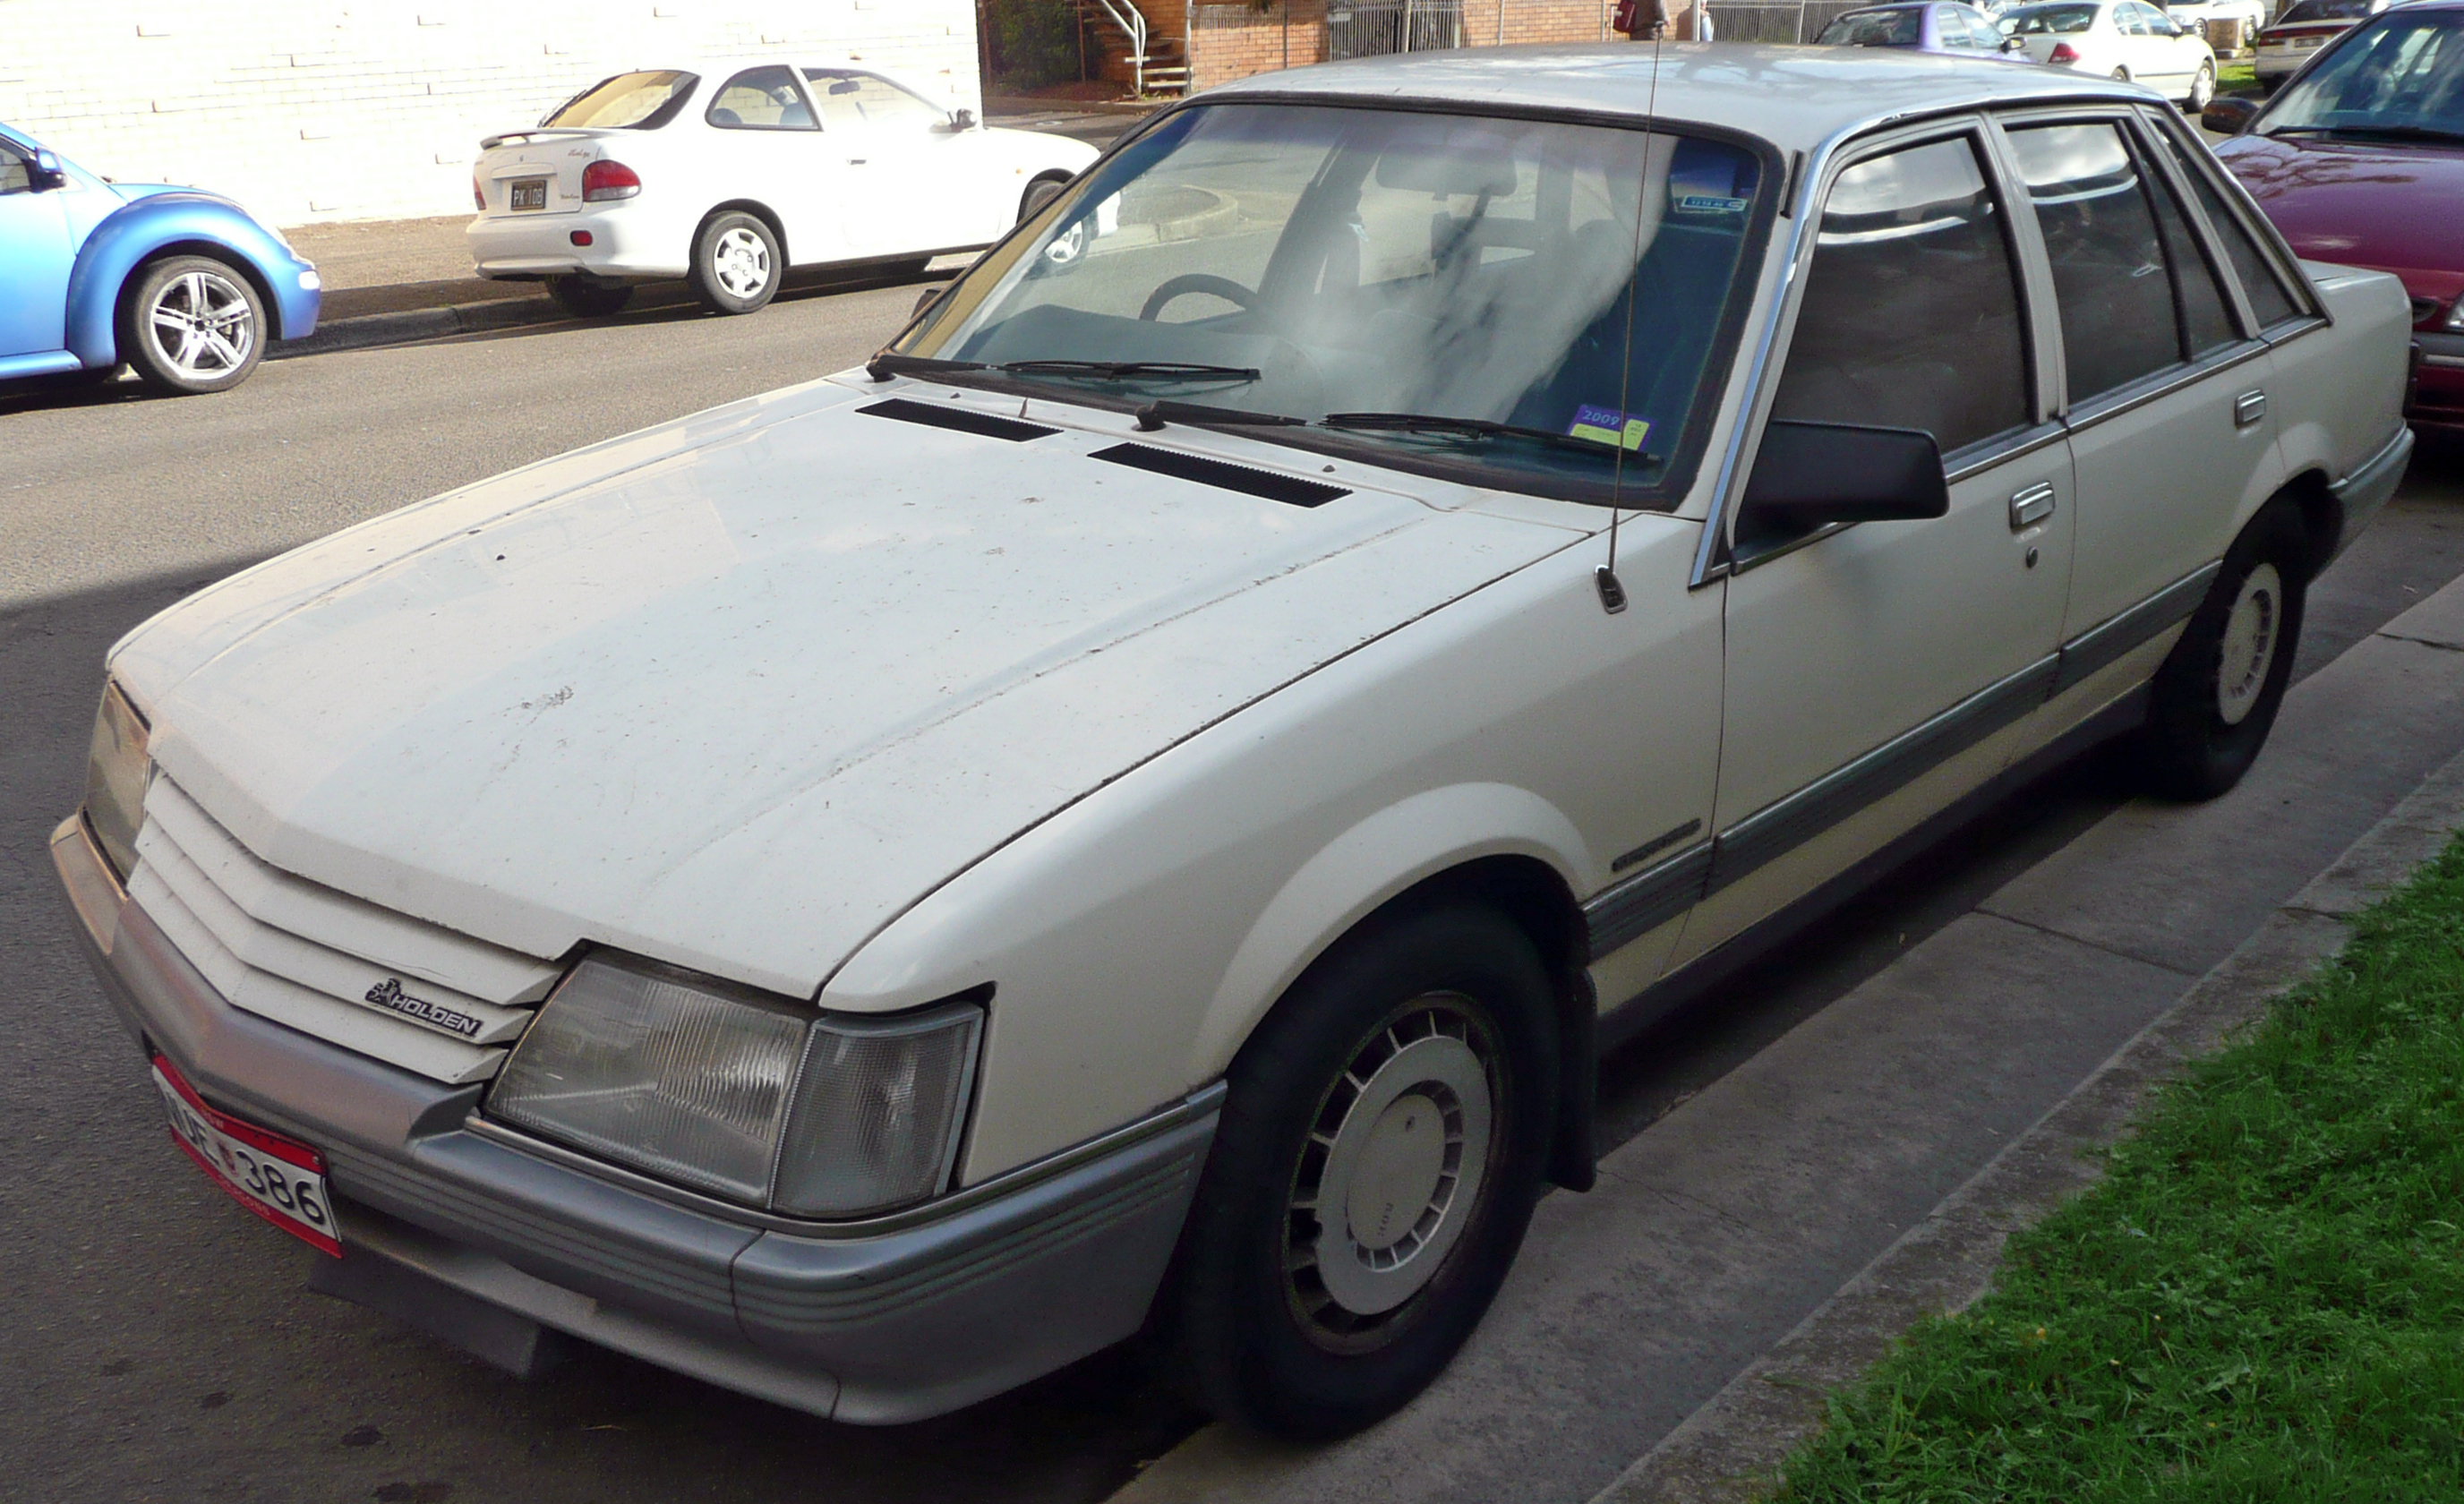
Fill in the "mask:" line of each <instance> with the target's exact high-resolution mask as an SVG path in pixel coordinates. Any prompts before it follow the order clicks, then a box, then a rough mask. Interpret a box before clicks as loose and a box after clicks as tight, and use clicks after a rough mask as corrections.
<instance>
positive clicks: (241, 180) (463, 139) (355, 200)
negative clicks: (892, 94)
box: [0, 0, 982, 225]
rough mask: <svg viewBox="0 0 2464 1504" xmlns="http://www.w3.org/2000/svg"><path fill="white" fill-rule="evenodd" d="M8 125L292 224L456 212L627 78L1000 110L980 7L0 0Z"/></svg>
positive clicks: (848, 1) (788, 2) (1, 83)
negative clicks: (775, 75)
mask: <svg viewBox="0 0 2464 1504" xmlns="http://www.w3.org/2000/svg"><path fill="white" fill-rule="evenodd" d="M0 37H6V38H8V41H7V44H6V46H5V47H0V120H6V121H8V122H9V123H10V124H11V125H14V126H17V127H19V128H20V129H23V130H25V131H27V132H29V133H31V134H33V135H34V136H36V137H39V138H41V139H42V141H43V142H45V143H46V144H48V145H51V146H53V147H55V148H56V149H57V150H59V151H61V152H63V153H65V154H66V155H68V156H70V157H72V158H74V159H76V160H77V162H78V163H81V164H82V165H84V166H85V167H87V168H89V169H90V170H92V171H95V172H99V173H101V174H103V175H104V176H106V177H111V178H116V179H118V180H120V181H121V182H123V183H183V184H194V185H198V186H201V187H209V188H212V189H214V190H215V191H217V192H221V193H228V194H230V195H231V196H232V197H234V198H236V199H238V200H239V201H240V202H241V203H243V204H245V205H247V206H248V207H250V208H251V209H253V211H255V212H256V213H257V214H258V215H259V216H260V217H262V218H264V219H266V220H268V221H270V222H272V223H274V224H276V225H299V224H307V223H311V222H315V221H322V220H346V219H392V218H408V217H415V216H424V215H433V214H453V213H459V212H464V211H467V210H468V209H469V208H470V207H471V160H472V159H473V157H475V156H477V155H478V143H479V138H480V137H481V136H484V135H487V134H489V133H490V132H492V131H502V130H510V129H515V128H517V127H519V126H523V125H528V124H531V123H532V122H534V121H536V120H538V119H539V116H540V115H541V114H542V113H544V112H545V111H547V110H549V109H552V108H554V107H555V106H556V105H557V104H558V103H559V102H561V100H563V99H564V98H566V97H567V96H569V95H571V94H573V93H575V92H576V91H578V90H580V89H582V88H583V87H584V86H585V85H587V84H590V83H592V82H594V81H596V80H598V79H600V78H603V77H605V76H607V75H609V74H612V73H620V72H622V71H624V70H626V69H627V68H665V67H688V68H689V67H693V66H695V65H696V64H697V63H701V62H707V61H715V60H719V59H726V58H736V57H753V56H761V55H772V54H775V55H781V56H792V57H798V58H804V57H810V58H815V59H827V58H831V57H845V56H848V55H853V56H855V57H857V58H859V59H861V60H863V61H866V62H870V63H873V64H875V65H877V66H879V67H882V68H884V69H888V70H891V71H892V72H895V73H897V74H899V75H900V76H903V77H906V78H909V79H911V80H913V82H915V83H916V84H918V85H920V86H922V87H923V88H924V89H925V90H926V92H927V93H928V94H929V95H930V96H931V97H933V98H935V100H936V101H945V102H946V103H947V104H948V106H949V107H950V108H952V109H957V108H961V107H964V108H967V109H976V110H980V109H981V108H982V87H981V82H980V80H979V77H978V74H977V53H976V12H975V5H974V0H767V3H764V0H0Z"/></svg>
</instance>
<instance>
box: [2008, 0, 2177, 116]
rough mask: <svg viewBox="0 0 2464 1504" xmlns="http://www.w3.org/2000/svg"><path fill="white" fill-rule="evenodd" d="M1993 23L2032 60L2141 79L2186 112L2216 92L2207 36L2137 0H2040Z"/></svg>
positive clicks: (2109, 76) (2096, 72)
mask: <svg viewBox="0 0 2464 1504" xmlns="http://www.w3.org/2000/svg"><path fill="white" fill-rule="evenodd" d="M1995 24H1996V25H1997V26H1999V27H2000V28H2001V31H2002V33H2003V34H2004V35H2006V36H2016V37H2018V38H2019V39H2020V40H2021V41H2022V42H2024V43H2026V44H2027V49H2028V57H2029V59H2030V60H2031V61H2034V62H2040V63H2047V64H2050V65H2052V66H2054V67H2057V68H2075V69H2077V70H2079V72H2080V73H2088V74H2101V75H2102V76H2105V77H2108V78H2123V79H2127V80H2129V81H2130V82H2133V83H2143V84H2145V85H2146V86H2147V87H2149V88H2151V89H2153V90H2155V91H2156V92H2157V93H2159V94H2162V95H2166V96H2167V97H2168V98H2174V99H2178V100H2180V101H2181V102H2182V103H2183V104H2185V105H2187V106H2188V107H2189V108H2190V109H2192V110H2204V109H2206V108H2207V107H2208V101H2209V100H2210V99H2212V98H2215V97H2216V54H2215V53H2214V52H2213V51H2212V50H2211V49H2210V48H2209V46H2208V44H2207V40H2206V39H2205V38H2204V37H2202V36H2200V35H2199V33H2197V32H2196V31H2194V30H2192V29H2191V28H2189V27H2187V26H2178V25H2176V24H2174V23H2173V22H2172V21H2171V20H2169V19H2167V17H2166V14H2165V12H2164V11H2159V10H2157V9H2156V8H2155V7H2154V6H2152V5H2145V4H2143V3H2142V0H2040V3H2039V4H2036V5H2025V6H2021V7H2019V8H2018V9H2017V10H2014V11H2005V12H2004V13H2003V15H2002V17H2001V19H2000V20H1999V21H1998V22H1996V23H1995Z"/></svg>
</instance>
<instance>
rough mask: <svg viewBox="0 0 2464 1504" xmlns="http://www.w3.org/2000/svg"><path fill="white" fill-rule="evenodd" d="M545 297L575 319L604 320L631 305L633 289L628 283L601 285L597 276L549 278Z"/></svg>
mask: <svg viewBox="0 0 2464 1504" xmlns="http://www.w3.org/2000/svg"><path fill="white" fill-rule="evenodd" d="M547 295H548V296H550V297H552V298H555V299H556V306H557V307H559V308H561V309H563V310H564V311H565V312H566V313H568V314H571V315H573V316H575V317H576V318H604V317H605V316H607V315H609V314H612V313H615V312H616V311H617V310H618V309H621V308H623V307H624V306H625V305H626V304H627V303H629V302H631V301H632V300H633V289H632V287H631V286H630V285H629V284H627V283H624V282H602V281H600V280H599V279H598V278H597V277H587V276H552V277H550V278H548V279H547Z"/></svg>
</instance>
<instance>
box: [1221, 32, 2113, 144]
mask: <svg viewBox="0 0 2464 1504" xmlns="http://www.w3.org/2000/svg"><path fill="white" fill-rule="evenodd" d="M1253 96H1280V97H1284V98H1293V97H1300V98H1308V97H1311V96H1327V97H1337V96H1343V97H1350V98H1354V99H1358V98H1377V99H1379V100H1381V101H1383V100H1391V101H1393V102H1394V103H1396V104H1397V105H1407V104H1411V103H1419V102H1425V103H1431V104H1438V105H1451V106H1454V107H1457V108H1461V107H1463V106H1466V105H1470V106H1482V105H1485V106H1490V107H1494V108H1504V109H1509V110H1525V109H1529V110H1550V109H1556V110H1568V109H1572V110H1582V111H1588V112H1596V113H1600V114H1609V115H1622V116H1630V117H1632V118H1634V119H1635V120H1642V119H1645V118H1647V117H1648V116H1650V115H1652V114H1654V113H1656V114H1657V115H1658V117H1659V118H1660V119H1661V120H1670V121H1678V120H1683V121H1690V122H1694V123H1699V124H1705V125H1714V126H1723V127H1726V128H1727V129H1730V130H1735V131H1740V132H1743V133H1745V134H1748V135H1751V136H1759V137H1761V138H1763V139H1764V140H1766V141H1769V142H1771V143H1772V144H1773V145H1775V146H1777V147H1779V148H1780V149H1781V150H1783V151H1794V150H1806V149H1810V148H1812V147H1814V146H1815V145H1817V144H1819V143H1820V142H1823V141H1825V140H1827V139H1829V138H1831V137H1832V136H1835V135H1837V134H1838V133H1840V132H1842V131H1845V130H1850V129H1854V128H1856V127H1858V126H1862V125H1869V124H1879V123H1881V122H1883V121H1886V120H1902V119H1906V118H1909V117H1913V116H1920V115H1934V114H1943V113H1947V112H1950V111H1955V110H1963V109H1975V108H1980V107H1984V106H1990V105H1998V104H2026V103H2033V102H2038V101H2051V100H2057V99H2080V98H2088V99H2112V100H2115V101H2126V102H2130V103H2145V102H2146V98H2147V95H2146V91H2145V90H2144V89H2141V88H2139V87H2138V86H2136V85H2133V84H2126V83H2118V82H2113V81H2110V80H2106V79H2101V78H2089V77H2082V76H2079V75H2078V74H2075V73H2073V72H2071V71H2070V70H2068V69H2063V68H2016V67H2013V66H2012V65H2011V64H2009V63H2006V62H2002V61H2000V60H1998V59H1994V58H1984V57H1952V56H1943V55H1938V54H1930V53H1917V52H1905V51H1899V50H1892V49H1883V48H1867V47H1856V48H1839V47H1781V46H1770V45H1764V44H1759V43H1749V42H1663V43H1661V44H1660V45H1659V46H1657V47H1654V46H1649V45H1645V44H1641V43H1633V42H1623V43H1610V44H1607V45H1597V44H1587V45H1582V46H1573V47H1568V46H1545V45H1544V46H1527V47H1481V48H1463V49H1460V50H1455V51H1447V52H1429V53H1409V54H1400V55H1395V56H1386V57H1377V58H1366V59H1362V60H1359V61H1354V62H1340V63H1321V64H1318V65H1317V66H1315V67H1310V68H1295V69H1291V70H1289V71H1287V72H1284V73H1273V74H1261V75H1259V76H1256V77H1254V78H1246V79H1243V80H1241V81H1239V82H1236V83H1228V84H1222V85H1220V86H1218V87H1216V88H1213V89H1209V90H1207V91H1206V92H1205V93H1204V94H1202V95H1199V96H1198V97H1197V98H1195V99H1194V100H1193V101H1192V102H1193V103H1198V104H1204V103H1208V102H1212V101H1217V100H1226V101H1228V100H1232V99H1237V98H1244V97H1253Z"/></svg>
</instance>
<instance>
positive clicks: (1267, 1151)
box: [1159, 904, 1557, 1438]
mask: <svg viewBox="0 0 2464 1504" xmlns="http://www.w3.org/2000/svg"><path fill="white" fill-rule="evenodd" d="M1554 1018H1555V1011H1554V1006H1553V994H1552V990H1551V983H1550V979H1549V975H1548V972H1547V970H1546V969H1545V968H1544V967H1543V966H1542V965H1541V963H1540V959H1539V956H1538V954H1537V953H1536V952H1535V951H1534V950H1533V948H1532V946H1531V943H1530V941H1529V939H1528V938H1526V936H1525V935H1524V934H1523V932H1522V931H1521V930H1520V929H1518V928H1516V927H1515V926H1514V925H1512V924H1511V923H1510V922H1508V921H1507V919H1506V918H1504V917H1503V916H1502V915H1500V914H1498V913H1496V912H1495V911H1494V910H1491V909H1488V908H1485V907H1481V906H1476V905H1463V904H1453V905H1441V906H1432V907H1429V908H1425V909H1420V910H1418V911H1404V912H1400V913H1397V914H1393V915H1387V916H1379V917H1378V918H1375V919H1373V920H1371V921H1370V922H1369V924H1368V925H1366V926H1363V927H1362V928H1361V929H1359V930H1356V931H1354V932H1353V934H1352V935H1351V936H1348V937H1347V938H1346V939H1345V940H1343V941H1342V942H1340V943H1339V944H1338V945H1337V946H1336V947H1335V948H1333V949H1332V950H1330V951H1329V952H1328V953H1327V955H1326V956H1324V957H1323V958H1321V959H1320V960H1319V961H1318V962H1317V963H1316V964H1315V965H1313V966H1312V967H1311V968H1310V969H1309V971H1308V972H1307V973H1306V974H1305V975H1304V976H1303V977H1302V979H1301V980H1300V981H1299V982H1297V983H1295V984H1294V985H1293V987H1292V990H1291V991H1290V992H1288V993H1287V994H1286V996H1285V998H1284V1000H1283V1001H1282V1002H1281V1003H1279V1004H1278V1005H1277V1006H1276V1008H1275V1011H1274V1012H1273V1013H1272V1014H1269V1015H1268V1016H1267V1019H1266V1021H1265V1023H1264V1024H1262V1025H1260V1026H1259V1029H1258V1032H1257V1034H1256V1035H1253V1036H1252V1037H1251V1039H1250V1041H1249V1043H1248V1044H1247V1045H1246V1046H1244V1047H1243V1050H1242V1052H1241V1055H1240V1057H1239V1058H1237V1059H1236V1060H1235V1061H1234V1062H1233V1066H1232V1069H1231V1071H1230V1072H1229V1073H1228V1076H1227V1079H1228V1083H1229V1085H1230V1088H1231V1090H1230V1094H1229V1096H1228V1097H1227V1098H1226V1100H1225V1102H1224V1109H1223V1117H1222V1121H1221V1126H1220V1127H1219V1128H1218V1130H1217V1133H1216V1140H1215V1146H1214V1149H1213V1151H1212V1152H1211V1155H1210V1157H1209V1159H1208V1161H1207V1167H1206V1174H1205V1178H1204V1179H1203V1181H1202V1182H1201V1183H1200V1185H1199V1192H1198V1197H1197V1201H1196V1203H1195V1204H1194V1206H1193V1207H1192V1209H1191V1211H1190V1216H1189V1221H1188V1223H1187V1225H1186V1226H1185V1227H1184V1229H1183V1231H1182V1233H1181V1245H1180V1253H1179V1255H1178V1258H1177V1261H1176V1264H1175V1275H1174V1279H1173V1282H1172V1285H1171V1286H1170V1288H1169V1289H1168V1290H1167V1292H1166V1294H1165V1297H1164V1303H1163V1307H1162V1311H1161V1316H1162V1320H1161V1321H1160V1323H1159V1325H1160V1327H1161V1328H1162V1331H1163V1334H1164V1336H1165V1338H1166V1340H1167V1341H1168V1343H1169V1350H1170V1352H1171V1354H1172V1358H1173V1362H1174V1363H1175V1365H1176V1366H1177V1368H1178V1370H1179V1375H1180V1377H1181V1379H1182V1380H1183V1382H1184V1383H1185V1384H1187V1386H1188V1387H1189V1388H1190V1389H1191V1391H1192V1392H1193V1394H1194V1395H1195V1397H1196V1398H1197V1399H1198V1400H1199V1403H1200V1404H1202V1405H1204V1406H1207V1407H1208V1408H1210V1409H1212V1410H1213V1411H1215V1412H1216V1413H1217V1414H1219V1415H1221V1416H1224V1417H1226V1418H1227V1419H1232V1420H1236V1421H1239V1422H1241V1423H1243V1424H1245V1425H1248V1426H1251V1427H1254V1428H1258V1429H1261V1430H1265V1431H1268V1432H1272V1433H1274V1434H1277V1435H1283V1436H1290V1437H1302V1438H1308V1437H1325V1436H1337V1435H1342V1434H1345V1433H1347V1432H1350V1431H1353V1430H1357V1429H1359V1428H1361V1427H1364V1426H1367V1425H1369V1424H1371V1423H1372V1422H1374V1421H1376V1420H1378V1419H1379V1418H1381V1417H1383V1416H1385V1415H1387V1414H1390V1413H1392V1412H1393V1411H1394V1410H1396V1409H1397V1408H1398V1407H1399V1406H1402V1405H1403V1404H1404V1403H1406V1402H1407V1401H1409V1400H1410V1399H1411V1398H1412V1397H1413V1396H1414V1395H1416V1394H1418V1393H1419V1392H1420V1390H1421V1389H1422V1388H1424V1387H1426V1386H1427V1384H1429V1382H1430V1381H1431V1380H1433V1379H1435V1378H1436V1377H1437V1376H1438V1374H1439V1373H1440V1372H1441V1371H1442V1370H1443V1369H1444V1367H1445V1365H1446V1363H1447V1362H1449V1361H1450V1360H1451V1359H1452V1358H1453V1357H1454V1354H1455V1352H1456V1350H1457V1349H1458V1348H1459V1347H1461V1346H1462V1345H1463V1340H1464V1339H1465V1338H1466V1337H1468V1336H1469V1335H1470V1334H1471V1331H1472V1328H1473V1327H1474V1326H1476V1325H1477V1324H1479V1321H1480V1319H1481V1316H1482V1315H1483V1313H1485V1311H1486V1310H1487V1309H1488V1304H1489V1301H1490V1299H1491V1298H1492V1297H1495V1295H1496V1293H1497V1288H1498V1285H1499V1284H1500V1283H1501V1282H1502V1281H1503V1280H1504V1279H1505V1277H1506V1272H1507V1268H1508V1267H1509V1266H1510V1265H1511V1264H1512V1263H1513V1261H1514V1255H1515V1252H1516V1250H1517V1249H1519V1248H1520V1247H1521V1245H1522V1241H1523V1232H1524V1229H1525V1228H1526V1227H1527V1226H1528V1225H1529V1221H1530V1216H1531V1207H1532V1203H1533V1202H1534V1200H1535V1199H1537V1197H1538V1194H1539V1188H1540V1181H1541V1176H1542V1172H1543V1166H1544V1162H1545V1159H1546V1154H1547V1149H1548V1143H1549V1137H1550V1127H1551V1123H1552V1122H1553V1120H1554V1116H1555V1113H1554V1106H1555V1101H1556V1094H1557V1046H1556V1033H1555V1028H1554Z"/></svg>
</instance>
